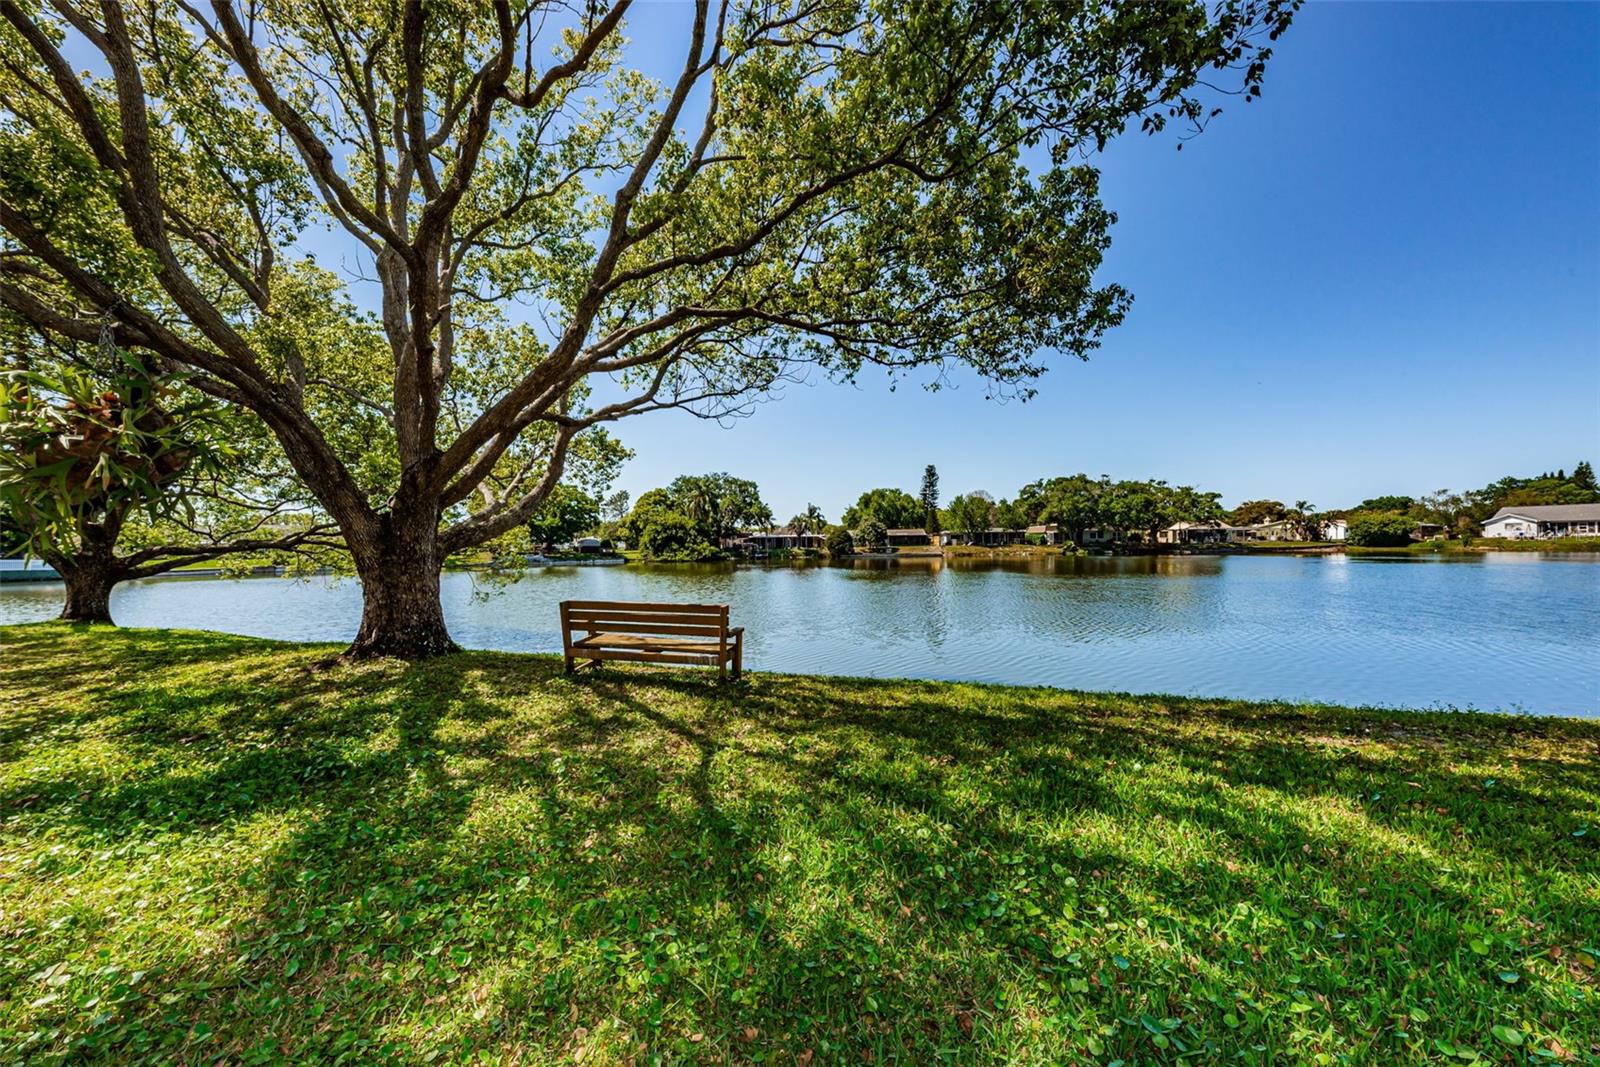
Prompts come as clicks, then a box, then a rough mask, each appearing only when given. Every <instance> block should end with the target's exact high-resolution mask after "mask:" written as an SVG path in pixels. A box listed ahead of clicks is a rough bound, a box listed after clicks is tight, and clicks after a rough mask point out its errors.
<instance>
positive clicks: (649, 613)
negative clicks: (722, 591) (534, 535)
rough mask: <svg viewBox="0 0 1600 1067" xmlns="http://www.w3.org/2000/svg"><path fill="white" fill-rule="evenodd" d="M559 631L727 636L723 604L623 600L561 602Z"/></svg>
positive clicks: (726, 621) (725, 614)
mask: <svg viewBox="0 0 1600 1067" xmlns="http://www.w3.org/2000/svg"><path fill="white" fill-rule="evenodd" d="M561 628H562V630H564V631H567V632H569V633H570V632H571V631H573V630H588V631H590V632H599V631H604V632H606V633H624V634H671V635H674V636H679V637H719V638H726V637H727V634H728V605H726V604H649V603H642V602H637V601H624V600H563V601H562V602H561Z"/></svg>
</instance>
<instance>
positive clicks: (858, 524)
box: [839, 488, 925, 530]
mask: <svg viewBox="0 0 1600 1067" xmlns="http://www.w3.org/2000/svg"><path fill="white" fill-rule="evenodd" d="M869 519H876V520H877V521H878V522H880V523H882V524H883V525H884V526H885V527H887V528H888V529H891V530H897V529H900V530H911V529H916V528H917V527H919V526H920V525H921V524H922V523H923V521H924V520H925V516H924V515H923V511H922V501H920V500H918V499H917V498H916V497H914V496H912V495H911V494H910V493H908V492H906V491H905V490H904V489H889V488H882V489H868V490H867V491H866V492H865V493H862V494H861V495H860V496H859V497H857V498H856V502H855V503H854V504H851V505H850V506H849V507H847V508H845V509H844V515H843V517H842V518H840V520H839V521H840V522H841V523H842V524H844V525H845V526H846V527H848V528H849V529H851V530H860V529H861V528H862V526H863V525H864V524H865V523H866V522H867V521H868V520H869Z"/></svg>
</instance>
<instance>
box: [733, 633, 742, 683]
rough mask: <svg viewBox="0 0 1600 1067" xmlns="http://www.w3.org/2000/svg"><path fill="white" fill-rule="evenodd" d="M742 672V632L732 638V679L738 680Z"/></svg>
mask: <svg viewBox="0 0 1600 1067" xmlns="http://www.w3.org/2000/svg"><path fill="white" fill-rule="evenodd" d="M743 674H744V634H736V635H734V638H733V680H734V681H736V682H737V681H738V680H739V677H740V676H741V675H743Z"/></svg>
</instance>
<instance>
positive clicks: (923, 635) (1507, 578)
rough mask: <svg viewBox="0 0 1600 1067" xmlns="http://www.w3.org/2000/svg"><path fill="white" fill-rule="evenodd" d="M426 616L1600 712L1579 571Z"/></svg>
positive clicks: (1267, 571) (285, 588) (452, 610)
mask: <svg viewBox="0 0 1600 1067" xmlns="http://www.w3.org/2000/svg"><path fill="white" fill-rule="evenodd" d="M443 596H444V603H445V614H446V616H447V617H448V619H449V621H450V627H451V631H452V633H453V634H454V635H455V638H456V640H457V641H459V642H461V643H462V644H463V645H466V646H469V647H472V648H494V649H508V650H515V651H532V652H553V651H557V650H559V649H560V647H561V637H560V631H559V629H558V625H557V609H556V605H557V603H558V602H559V601H561V600H564V599H607V600H611V599H614V600H678V601H701V602H705V601H710V602H715V603H722V602H726V603H728V604H730V605H732V616H733V620H734V622H735V624H736V625H743V626H744V627H745V628H746V651H745V664H746V666H747V667H748V668H749V669H751V670H771V671H793V672H802V673H819V674H847V675H871V676H878V677H915V678H939V679H974V680H980V681H989V682H1008V683H1018V684H1030V685H1052V686H1063V687H1067V688H1074V689H1102V690H1129V691H1133V692H1140V693H1154V692H1166V693H1182V694H1193V695H1203V696H1228V697H1243V698H1253V699H1309V700H1321V701H1330V702H1335V703H1342V704H1384V705H1394V706H1404V707H1419V708H1436V707H1446V708H1478V709H1484V710H1506V711H1519V710H1520V711H1528V712H1537V713H1551V714H1566V715H1580V716H1594V715H1596V714H1600V557H1597V556H1594V555H1581V556H1557V555H1543V554H1535V553H1516V552H1505V553H1487V554H1482V555H1466V556H1460V557H1455V556H1452V557H1444V558H1434V559H1426V558H1421V559H1419V558H1416V557H1403V558H1381V557H1351V556H1344V555H1330V556H1155V557H1089V558H1076V557H1061V556H1051V557H1040V558H1031V559H1015V558H1014V559H1008V560H975V561H969V560H961V559H957V560H942V559H936V558H935V559H919V560H870V561H856V562H854V563H852V564H847V565H838V566H824V565H811V566H794V567H788V566H773V567H759V566H734V565H732V564H725V565H655V566H652V565H641V564H631V565H628V566H625V567H550V568H544V569H538V570H531V571H528V572H525V573H524V574H523V575H522V576H521V577H520V578H519V579H518V580H516V581H515V582H512V583H510V584H508V585H504V586H501V585H499V584H498V583H493V582H489V581H487V580H485V579H484V578H483V577H482V576H478V575H473V574H467V573H448V574H446V575H445V576H444V579H443ZM60 597H61V587H60V585H59V584H55V583H50V584H40V585H7V586H4V587H0V623H7V622H23V621H31V620H36V619H46V618H50V617H52V616H54V614H55V613H56V612H57V611H58V610H59V609H60ZM360 607H361V595H360V587H359V586H358V585H357V584H356V583H355V581H354V580H352V579H341V578H313V579H300V580H295V579H283V578H248V579H239V580H224V579H215V578H179V579H171V578H169V579H160V580H155V581H147V582H132V583H128V584H125V585H123V586H119V587H118V589H117V591H116V593H115V594H114V596H113V597H112V612H113V614H114V615H115V616H116V618H117V621H118V622H119V623H121V624H123V625H126V626H162V627H193V628H200V629H212V630H225V631H229V632H232V633H240V634H251V635H256V636H261V637H274V638H284V639H289V640H296V641H345V640H348V639H349V638H350V637H351V636H352V635H353V634H354V633H355V629H356V624H357V621H358V616H359V614H360Z"/></svg>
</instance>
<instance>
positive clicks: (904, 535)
mask: <svg viewBox="0 0 1600 1067" xmlns="http://www.w3.org/2000/svg"><path fill="white" fill-rule="evenodd" d="M887 540H888V542H889V547H890V548H927V547H928V546H929V545H931V544H932V543H933V541H932V539H931V538H930V537H929V536H928V531H927V530H923V529H915V530H912V529H905V530H890V531H888V534H887Z"/></svg>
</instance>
